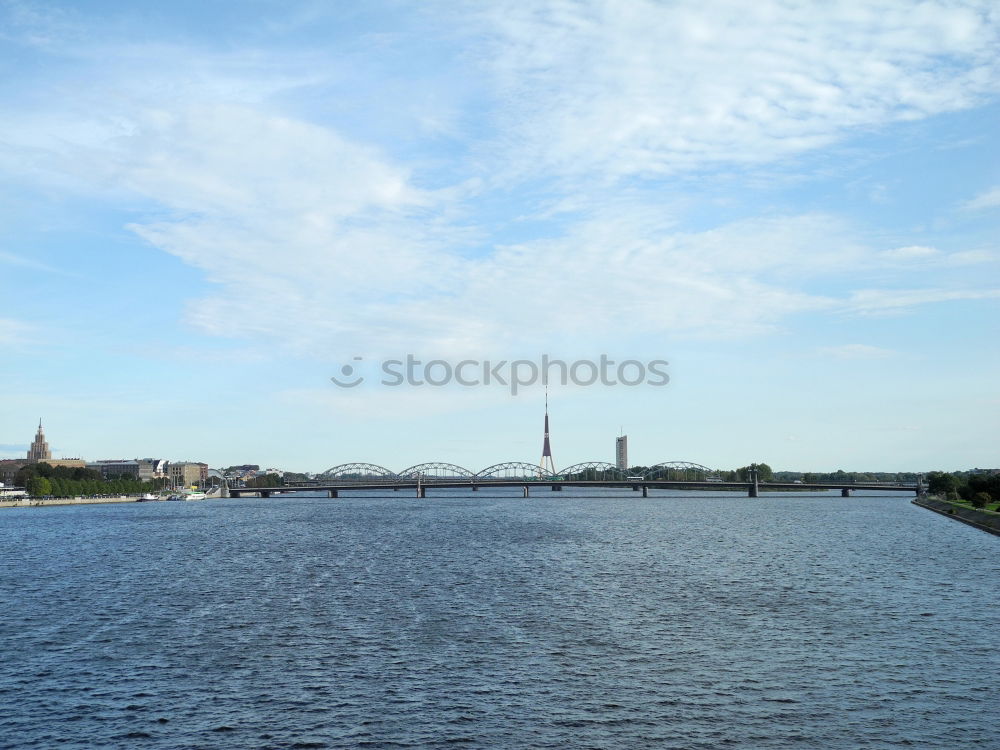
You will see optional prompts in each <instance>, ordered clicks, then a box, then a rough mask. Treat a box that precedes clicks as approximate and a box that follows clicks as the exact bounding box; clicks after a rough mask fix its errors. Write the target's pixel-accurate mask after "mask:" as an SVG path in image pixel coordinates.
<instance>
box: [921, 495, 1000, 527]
mask: <svg viewBox="0 0 1000 750" xmlns="http://www.w3.org/2000/svg"><path fill="white" fill-rule="evenodd" d="M912 502H913V504H914V505H919V506H920V507H921V508H927V510H932V511H934V512H935V513H940V514H941V515H942V516H948V518H953V519H955V520H956V521H961V522H962V523H966V524H968V525H969V526H974V527H976V528H977V529H979V530H980V531H986V532H989V533H990V534H996V535H997V536H1000V513H991V512H990V511H987V510H976V509H975V508H970V507H969V506H967V505H959V504H958V503H949V502H948V501H947V500H942V499H941V498H939V497H930V496H923V497H918V498H916V499H914V500H913V501H912Z"/></svg>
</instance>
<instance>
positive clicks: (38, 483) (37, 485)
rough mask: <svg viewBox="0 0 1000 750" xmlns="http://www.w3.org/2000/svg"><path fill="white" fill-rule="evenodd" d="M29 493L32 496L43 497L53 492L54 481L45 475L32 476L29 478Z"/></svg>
mask: <svg viewBox="0 0 1000 750" xmlns="http://www.w3.org/2000/svg"><path fill="white" fill-rule="evenodd" d="M27 490H28V494H29V495H31V496H32V497H42V496H43V495H51V494H52V482H50V481H49V480H48V479H46V478H45V477H32V478H31V479H29V480H28V485H27Z"/></svg>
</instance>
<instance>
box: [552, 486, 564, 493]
mask: <svg viewBox="0 0 1000 750" xmlns="http://www.w3.org/2000/svg"><path fill="white" fill-rule="evenodd" d="M552 491H553V492H562V485H561V484H554V485H552Z"/></svg>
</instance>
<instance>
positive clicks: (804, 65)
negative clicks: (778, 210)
mask: <svg viewBox="0 0 1000 750" xmlns="http://www.w3.org/2000/svg"><path fill="white" fill-rule="evenodd" d="M488 8H489V9H488V10H486V11H484V16H485V22H486V23H488V25H489V27H490V28H492V29H494V30H495V31H494V34H493V43H492V45H490V46H488V47H487V51H488V58H487V59H486V60H485V61H484V64H485V65H487V66H488V67H489V68H490V69H491V70H492V71H493V72H494V74H495V76H496V79H497V81H498V83H499V85H500V86H501V87H502V89H503V91H504V93H505V95H506V102H505V108H504V110H503V112H504V115H505V116H506V117H507V119H508V124H509V131H508V132H509V137H508V139H507V143H508V146H509V151H508V153H507V154H506V156H508V157H510V155H511V154H513V159H514V162H515V163H514V165H513V166H514V168H515V169H517V170H521V171H525V172H537V171H540V170H551V171H555V172H558V173H562V174H570V175H575V174H580V173H584V172H588V171H599V172H600V173H601V174H602V175H603V176H604V178H608V177H612V178H613V177H623V176H627V175H656V174H664V173H668V174H669V173H677V172H681V171H686V170H690V169H696V168H701V167H706V166H712V165H718V164H726V163H733V162H735V163H762V162H767V161H771V160H774V159H780V158H783V157H785V156H789V155H794V154H797V153H800V152H802V151H806V150H809V149H814V148H817V147H820V146H824V145H827V144H830V143H831V142H833V141H834V140H836V139H838V138H840V137H841V136H842V135H843V134H845V133H846V132H847V131H848V130H850V129H853V128H857V127H872V126H879V125H882V124H885V123H890V122H894V121H899V120H907V119H916V118H921V117H925V116H928V115H932V114H936V113H940V112H947V111H954V110H956V109H962V108H965V107H969V106H971V105H973V104H974V103H976V102H977V101H978V100H979V98H980V97H981V96H982V95H984V94H988V93H994V92H996V91H997V89H998V83H997V82H998V80H1000V76H998V72H1000V65H998V58H997V56H996V53H995V50H996V43H997V28H996V22H997V19H996V17H995V7H993V6H991V4H990V3H986V2H977V3H966V4H962V5H956V4H955V3H950V2H940V1H939V2H924V3H921V4H919V5H916V6H914V5H900V4H899V3H895V2H888V1H887V0H886V1H883V2H876V3H867V4H865V5H863V6H862V5H858V4H856V3H848V4H845V3H829V4H825V5H817V4H815V3H798V4H795V3H793V4H789V3H779V2H767V1H764V2H755V3H745V2H737V1H735V0H722V1H716V2H712V1H709V2H701V1H699V2H694V1H693V0H692V1H690V2H675V3H660V2H653V0H635V1H634V2H630V3H627V4H622V3H620V2H613V1H612V0H594V1H593V2H583V1H580V2H576V1H573V0H562V1H561V2H552V3H545V4H530V3H529V4H525V3H520V2H513V1H511V2H500V3H491V4H490V5H489V6H488Z"/></svg>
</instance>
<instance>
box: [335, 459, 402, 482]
mask: <svg viewBox="0 0 1000 750" xmlns="http://www.w3.org/2000/svg"><path fill="white" fill-rule="evenodd" d="M319 478H320V479H334V480H338V481H341V482H357V483H358V484H368V483H371V482H396V481H398V480H399V475H397V474H396V473H395V472H393V471H390V470H389V469H387V468H385V467H384V466H379V465H378V464H364V463H351V464H340V465H338V466H334V467H332V468H329V469H327V470H326V471H324V472H323V473H322V474H320V475H319Z"/></svg>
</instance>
